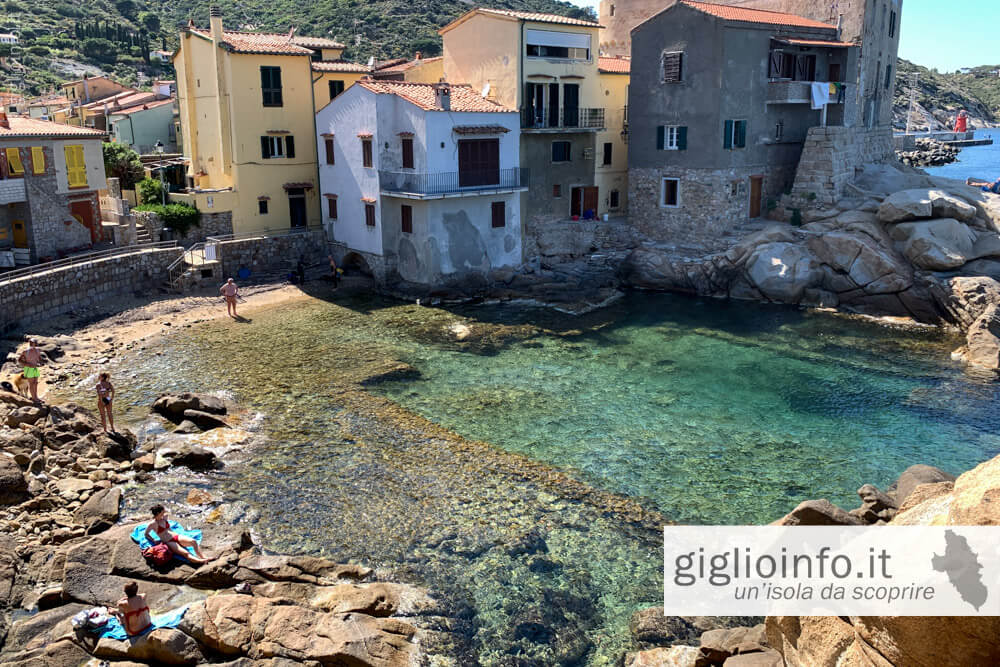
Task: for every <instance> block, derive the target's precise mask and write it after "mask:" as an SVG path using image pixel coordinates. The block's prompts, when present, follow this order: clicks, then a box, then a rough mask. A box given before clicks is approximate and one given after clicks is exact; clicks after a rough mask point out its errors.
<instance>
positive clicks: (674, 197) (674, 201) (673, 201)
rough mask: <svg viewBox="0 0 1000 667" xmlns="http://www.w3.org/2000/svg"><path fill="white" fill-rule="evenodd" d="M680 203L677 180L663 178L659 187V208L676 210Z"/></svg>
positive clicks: (679, 183)
mask: <svg viewBox="0 0 1000 667" xmlns="http://www.w3.org/2000/svg"><path fill="white" fill-rule="evenodd" d="M680 201H681V182H680V179H677V178H664V179H663V185H662V186H661V187H660V206H664V207H667V208H678V207H679V206H680Z"/></svg>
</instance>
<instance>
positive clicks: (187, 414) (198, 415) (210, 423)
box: [181, 410, 230, 431]
mask: <svg viewBox="0 0 1000 667" xmlns="http://www.w3.org/2000/svg"><path fill="white" fill-rule="evenodd" d="M184 421H190V422H194V424H195V425H196V426H197V427H198V428H200V429H201V430H203V431H211V430H212V429H213V428H230V426H229V424H227V423H226V420H224V419H222V418H220V417H218V416H216V415H213V414H211V413H209V412H202V411H201V410H185V411H184ZM181 423H183V422H181Z"/></svg>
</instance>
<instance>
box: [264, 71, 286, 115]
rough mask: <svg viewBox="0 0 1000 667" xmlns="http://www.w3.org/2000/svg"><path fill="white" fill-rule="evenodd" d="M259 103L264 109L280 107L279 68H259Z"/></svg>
mask: <svg viewBox="0 0 1000 667" xmlns="http://www.w3.org/2000/svg"><path fill="white" fill-rule="evenodd" d="M260 92H261V102H262V104H263V105H264V106H266V107H280V106H281V68H280V67H266V66H265V67H261V68H260Z"/></svg>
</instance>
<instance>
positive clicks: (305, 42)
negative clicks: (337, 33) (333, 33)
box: [292, 35, 344, 49]
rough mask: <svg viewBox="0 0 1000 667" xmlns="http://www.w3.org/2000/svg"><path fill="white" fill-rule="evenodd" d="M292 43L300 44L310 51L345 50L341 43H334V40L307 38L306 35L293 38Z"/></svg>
mask: <svg viewBox="0 0 1000 667" xmlns="http://www.w3.org/2000/svg"><path fill="white" fill-rule="evenodd" d="M292 43H293V44H298V45H299V46H305V47H308V48H310V49H343V48H344V45H343V44H341V43H340V42H337V41H334V40H332V39H327V38H326V37H307V36H305V35H302V36H297V37H292Z"/></svg>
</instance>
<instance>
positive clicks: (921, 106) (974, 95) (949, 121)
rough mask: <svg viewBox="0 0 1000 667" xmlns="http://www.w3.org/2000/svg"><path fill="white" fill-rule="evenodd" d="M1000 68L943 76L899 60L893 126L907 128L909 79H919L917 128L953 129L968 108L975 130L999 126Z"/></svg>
mask: <svg viewBox="0 0 1000 667" xmlns="http://www.w3.org/2000/svg"><path fill="white" fill-rule="evenodd" d="M998 70H1000V65H989V66H986V65H984V66H982V67H974V68H971V69H970V70H968V73H967V74H940V73H938V72H936V71H934V70H929V69H927V68H926V67H921V66H919V65H914V64H913V63H911V62H909V61H906V60H902V59H900V60H899V66H898V68H897V72H898V74H897V76H896V96H895V99H894V101H893V112H894V114H893V115H894V124H895V125H896V127H897V129H904V128H905V127H906V112H907V109H908V108H909V105H910V77H911V75H912V74H913V73H914V72H915V73H916V74H917V76H918V84H917V98H916V102H917V106H916V113H915V114H914V119H915V122H916V124H917V127H916V129H932V130H936V129H945V128H947V129H951V127H952V126H953V123H954V118H955V115H956V114H957V113H958V112H959V111H960V110H961V109H965V110H967V111H968V112H969V115H970V116H971V120H972V124H973V125H974V126H976V127H991V126H996V125H997V124H998V121H1000V77H998V76H997V74H996V72H997V71H998Z"/></svg>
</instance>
